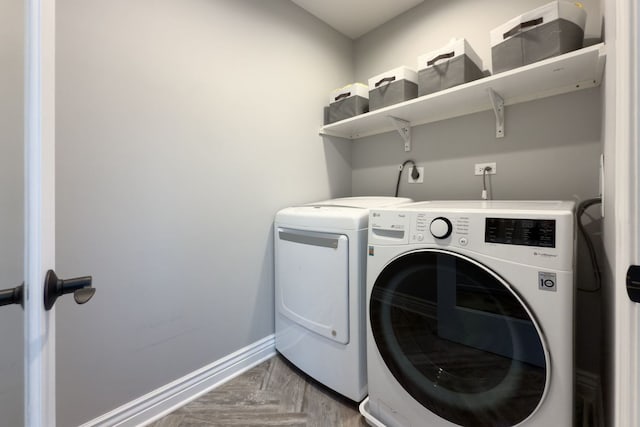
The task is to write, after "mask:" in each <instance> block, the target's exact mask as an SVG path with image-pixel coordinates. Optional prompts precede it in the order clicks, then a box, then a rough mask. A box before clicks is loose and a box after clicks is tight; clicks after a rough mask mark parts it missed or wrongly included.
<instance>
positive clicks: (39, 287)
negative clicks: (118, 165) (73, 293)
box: [0, 0, 55, 426]
mask: <svg viewBox="0 0 640 427" xmlns="http://www.w3.org/2000/svg"><path fill="white" fill-rule="evenodd" d="M1 9H2V11H1V13H0V16H1V17H2V18H1V19H2V20H3V22H2V32H1V35H2V38H1V40H0V43H1V45H0V55H1V56H2V58H1V59H2V64H3V68H2V70H3V71H2V75H1V77H0V78H1V79H2V80H1V81H0V91H1V96H0V99H1V100H2V101H1V104H0V105H1V108H2V114H0V116H2V118H1V119H0V120H2V125H1V126H0V129H2V131H1V132H2V133H1V134H0V135H1V136H2V156H1V157H2V165H0V166H1V167H0V169H2V171H3V176H2V186H1V187H0V191H1V193H0V197H1V198H2V202H1V203H0V205H1V206H2V208H1V209H2V211H1V221H2V223H1V224H0V232H1V233H2V235H1V237H2V238H1V244H2V247H1V248H0V251H1V255H2V264H0V266H1V267H2V269H1V271H0V278H1V279H2V284H1V285H0V288H2V291H0V302H1V303H2V307H1V308H2V310H0V311H1V313H0V316H1V317H0V324H2V329H0V332H1V333H2V336H1V337H0V338H1V339H2V340H3V345H2V346H0V348H1V350H0V396H1V397H0V413H2V424H4V425H16V426H17V425H22V424H23V425H28V426H43V425H55V390H54V384H55V383H54V380H55V372H54V363H55V359H54V355H55V323H54V314H53V312H52V311H48V310H45V307H44V288H43V287H44V277H45V275H46V273H47V270H48V269H51V268H53V265H54V245H55V236H54V224H55V222H54V221H55V220H54V215H53V213H54V179H53V178H54V167H53V165H54V152H53V149H54V120H55V117H54V109H55V106H54V98H53V95H54V78H55V75H54V42H55V40H54V26H53V24H54V16H55V15H54V2H53V1H40V0H37V1H35V0H28V1H26V2H25V1H22V0H1ZM21 306H22V307H21Z"/></svg>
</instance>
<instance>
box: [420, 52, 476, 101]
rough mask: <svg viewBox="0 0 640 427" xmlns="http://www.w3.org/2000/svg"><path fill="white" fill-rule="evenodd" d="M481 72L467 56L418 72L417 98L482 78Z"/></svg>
mask: <svg viewBox="0 0 640 427" xmlns="http://www.w3.org/2000/svg"><path fill="white" fill-rule="evenodd" d="M483 76H484V75H483V73H482V70H481V69H480V68H478V66H477V65H476V64H475V62H473V61H472V60H471V58H469V57H468V56H467V55H460V56H458V57H456V58H452V59H450V60H448V61H445V62H441V63H439V64H434V65H432V66H431V67H429V68H425V69H423V70H419V71H418V96H424V95H428V94H430V93H434V92H438V91H441V90H444V89H449V88H451V87H454V86H458V85H461V84H463V83H468V82H471V81H473V80H477V79H479V78H481V77H483Z"/></svg>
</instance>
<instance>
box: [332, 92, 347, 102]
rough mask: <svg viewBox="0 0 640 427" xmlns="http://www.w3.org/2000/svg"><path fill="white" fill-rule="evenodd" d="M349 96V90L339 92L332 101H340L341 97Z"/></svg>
mask: <svg viewBox="0 0 640 427" xmlns="http://www.w3.org/2000/svg"><path fill="white" fill-rule="evenodd" d="M350 96H351V92H345V93H341V94H340V95H338V96H336V97H335V98H333V100H334V101H340V100H341V99H343V98H348V97H350Z"/></svg>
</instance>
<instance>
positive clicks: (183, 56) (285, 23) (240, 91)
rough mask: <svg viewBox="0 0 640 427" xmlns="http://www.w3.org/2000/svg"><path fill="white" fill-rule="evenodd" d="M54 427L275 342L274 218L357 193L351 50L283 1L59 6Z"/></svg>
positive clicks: (77, 1)
mask: <svg viewBox="0 0 640 427" xmlns="http://www.w3.org/2000/svg"><path fill="white" fill-rule="evenodd" d="M57 20H58V21H57V31H58V33H57V49H58V52H57V64H58V65H57V76H58V79H57V119H58V121H57V182H56V185H57V186H56V190H57V212H56V218H57V230H56V231H57V248H56V249H57V268H58V273H59V275H60V276H61V277H65V276H67V277H68V276H73V275H84V274H92V275H93V277H94V285H95V287H96V288H97V293H96V295H95V298H94V299H93V300H92V301H91V302H90V303H88V304H87V305H85V306H76V305H74V304H73V302H72V300H71V299H66V300H61V301H60V304H59V305H58V306H57V318H58V323H57V331H58V346H57V348H58V353H57V360H58V408H59V420H58V423H59V425H64V426H69V425H76V424H79V423H82V422H84V421H87V420H89V419H92V418H94V417H96V416H99V415H101V414H103V413H105V412H107V411H109V410H111V409H114V408H115V407H117V406H119V405H122V404H124V403H127V402H129V401H131V400H132V399H135V398H137V397H139V396H141V395H143V394H145V393H147V392H149V391H152V390H154V389H156V388H158V387H160V386H163V385H165V384H167V383H168V382H170V381H172V380H175V379H177V378H179V377H181V376H183V375H185V374H187V373H190V372H192V371H194V370H196V369H198V368H201V367H203V366H205V365H207V364H209V363H211V362H213V361H215V360H217V359H219V358H221V357H223V356H226V355H228V354H230V353H232V352H233V351H235V350H238V349H240V348H242V347H244V346H247V345H249V344H251V343H253V342H255V341H257V340H259V339H261V338H263V337H265V336H268V335H270V334H272V333H273V331H274V325H273V316H274V311H273V305H274V304H273V269H272V262H273V260H272V258H273V252H272V244H273V242H272V221H273V216H274V214H275V212H276V211H277V210H278V209H280V208H283V207H285V206H289V205H292V204H296V203H301V202H307V201H312V200H317V199H322V198H329V197H334V196H335V197H337V196H346V195H349V194H350V192H351V167H350V162H351V146H350V145H349V144H344V143H336V144H333V143H331V142H329V141H326V142H324V141H323V140H322V138H320V137H319V136H318V133H317V130H318V128H319V126H320V125H321V123H322V107H323V105H324V104H325V103H326V100H327V94H328V89H327V87H329V88H333V87H339V86H340V85H342V84H344V83H345V82H348V81H351V80H352V78H353V74H352V72H353V69H352V42H351V41H350V40H348V39H347V38H345V37H343V36H341V35H339V34H338V33H336V32H335V31H334V30H332V29H330V28H329V27H328V26H326V25H324V24H322V23H320V22H319V21H318V20H316V19H315V18H313V17H312V16H311V15H309V14H307V13H306V12H304V11H303V10H302V9H300V8H298V7H297V6H295V5H293V4H292V3H291V2H289V1H288V0H272V1H269V2H264V1H260V0H188V1H180V2H175V1H170V0H163V1H153V2H152V1H136V2H132V1H127V0H115V1H107V2H105V1H98V0H59V1H58V8H57Z"/></svg>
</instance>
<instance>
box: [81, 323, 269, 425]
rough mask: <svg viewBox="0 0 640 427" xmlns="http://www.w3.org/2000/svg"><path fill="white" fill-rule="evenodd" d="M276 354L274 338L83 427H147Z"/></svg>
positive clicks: (238, 352)
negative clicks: (145, 426) (146, 426)
mask: <svg viewBox="0 0 640 427" xmlns="http://www.w3.org/2000/svg"><path fill="white" fill-rule="evenodd" d="M273 355H275V336H274V335H270V336H268V337H266V338H263V339H261V340H259V341H256V342H255V343H253V344H251V345H248V346H246V347H245V348H242V349H240V350H238V351H236V352H234V353H231V354H230V355H228V356H225V357H223V358H222V359H219V360H217V361H215V362H213V363H212V364H210V365H208V366H205V367H203V368H200V369H198V370H197V371H194V372H191V373H190V374H187V375H185V376H184V377H182V378H179V379H177V380H175V381H173V382H171V383H169V384H167V385H165V386H163V387H160V388H158V389H156V390H154V391H152V392H151V393H147V394H146V395H144V396H142V397H139V398H138V399H136V400H133V401H131V402H129V403H126V404H124V405H122V406H120V407H119V408H116V409H114V410H113V411H111V412H108V413H106V414H104V415H102V416H100V417H98V418H95V419H93V420H91V421H89V422H87V423H85V424H83V425H82V426H80V427H107V426H108V427H112V426H117V427H133V426H144V425H146V424H149V423H151V422H153V421H155V420H157V419H159V418H162V417H163V416H165V415H167V414H169V413H171V412H173V411H175V410H176V409H178V408H179V407H181V406H184V405H185V404H187V403H188V402H190V401H192V400H194V399H196V398H198V397H200V396H201V395H203V394H205V393H207V392H209V391H211V390H212V389H214V388H216V387H218V386H219V385H221V384H223V383H225V382H227V381H229V380H230V379H232V378H234V377H236V376H238V375H240V374H241V373H243V372H245V371H247V370H248V369H250V368H252V367H254V366H256V365H258V364H259V363H261V362H263V361H265V360H267V359H269V358H270V357H272V356H273Z"/></svg>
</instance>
